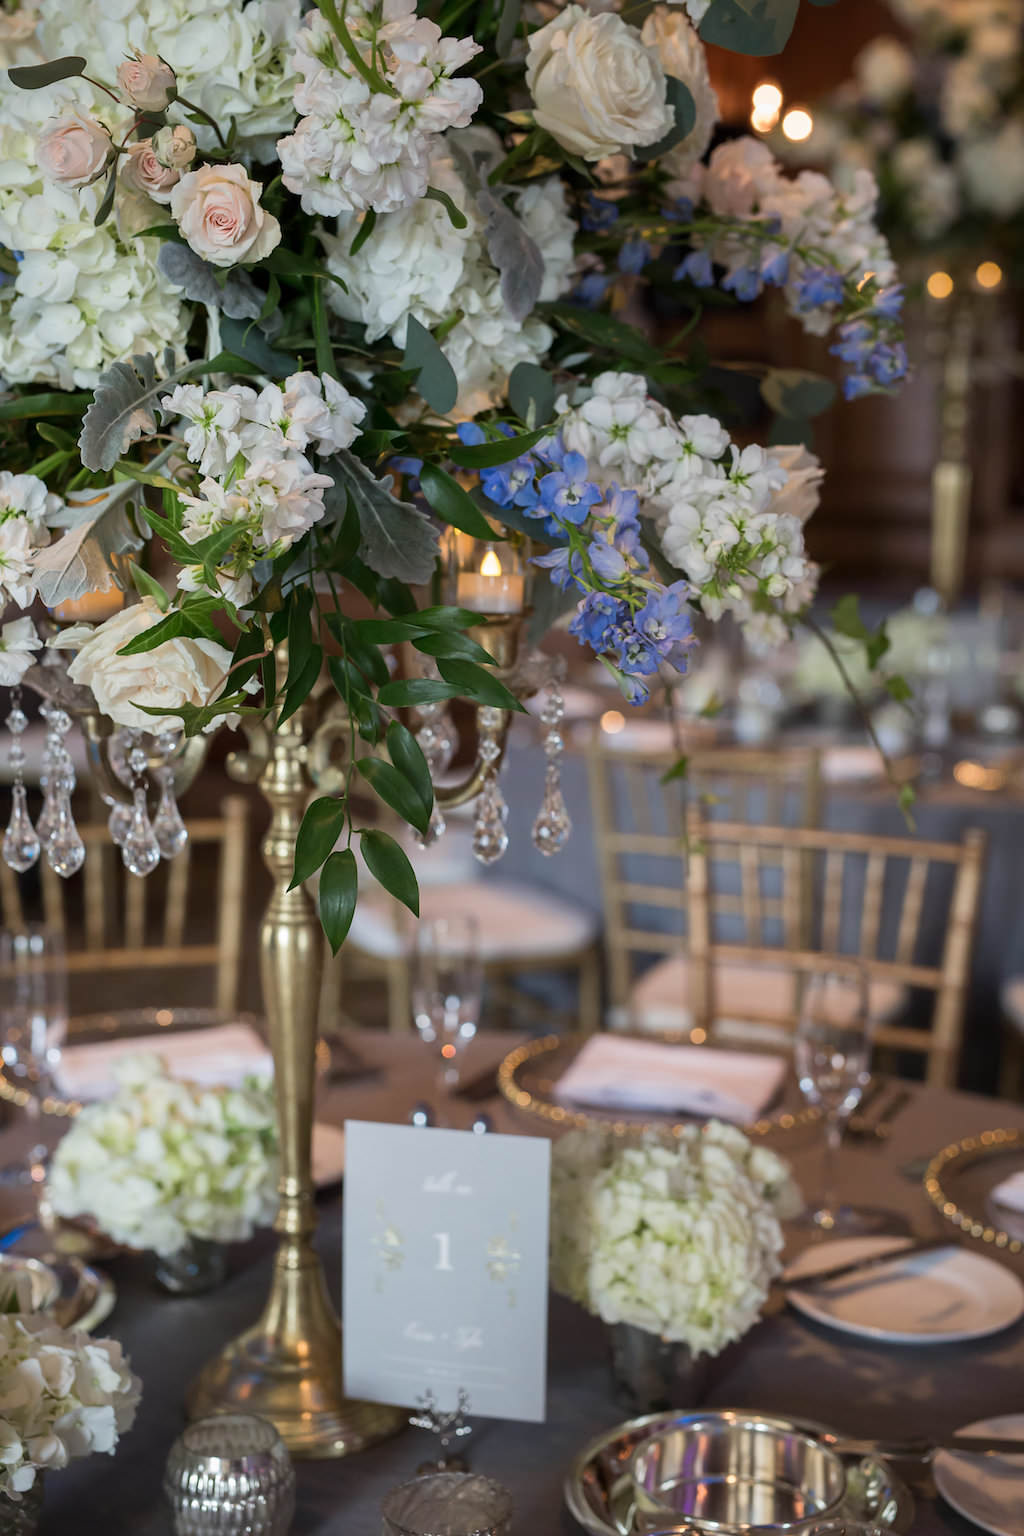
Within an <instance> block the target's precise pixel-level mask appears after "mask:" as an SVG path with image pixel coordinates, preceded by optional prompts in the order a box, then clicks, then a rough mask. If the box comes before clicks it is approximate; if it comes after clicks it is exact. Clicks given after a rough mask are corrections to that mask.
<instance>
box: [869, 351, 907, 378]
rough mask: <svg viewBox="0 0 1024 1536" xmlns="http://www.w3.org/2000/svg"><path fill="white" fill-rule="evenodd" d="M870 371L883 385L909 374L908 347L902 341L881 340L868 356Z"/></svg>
mask: <svg viewBox="0 0 1024 1536" xmlns="http://www.w3.org/2000/svg"><path fill="white" fill-rule="evenodd" d="M868 372H869V373H870V374H871V377H872V378H873V379H874V380H875V382H876V383H877V384H881V385H882V386H883V387H884V386H886V385H889V384H895V383H897V382H898V380H900V379H905V378H906V376H907V349H906V347H905V346H904V345H903V343H902V341H897V342H885V341H883V342H879V344H878V346H877V347H875V349H874V351H873V352H872V353H871V356H870V357H869V358H868Z"/></svg>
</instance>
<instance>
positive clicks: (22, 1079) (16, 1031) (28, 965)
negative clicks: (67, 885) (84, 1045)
mask: <svg viewBox="0 0 1024 1536" xmlns="http://www.w3.org/2000/svg"><path fill="white" fill-rule="evenodd" d="M67 1024H68V978H67V962H66V959H65V955H64V940H63V937H62V936H61V934H59V933H57V932H55V931H54V930H53V929H50V928H46V927H45V926H43V925H42V924H39V923H30V924H26V925H25V927H23V928H20V929H9V928H8V929H3V930H2V931H0V1056H2V1058H3V1063H4V1070H5V1072H6V1073H7V1076H8V1078H9V1079H10V1080H11V1082H13V1083H15V1084H16V1085H17V1086H18V1087H19V1088H21V1089H23V1090H24V1091H25V1092H26V1093H27V1094H28V1102H27V1104H26V1106H25V1109H26V1115H27V1117H28V1118H29V1120H30V1123H31V1124H32V1127H33V1134H34V1137H35V1143H36V1144H33V1146H32V1147H31V1149H30V1151H29V1153H28V1157H27V1171H28V1176H29V1178H30V1179H31V1180H32V1182H33V1183H34V1184H35V1185H36V1186H37V1188H39V1187H41V1185H42V1184H43V1182H44V1181H45V1178H46V1163H47V1159H48V1157H49V1149H48V1148H47V1147H46V1146H45V1145H43V1144H42V1142H41V1137H40V1130H39V1125H40V1117H41V1115H42V1100H43V1099H44V1098H45V1097H46V1095H47V1094H48V1093H50V1092H51V1091H52V1088H53V1073H54V1070H55V1068H56V1066H57V1064H58V1062H59V1061H60V1053H61V1047H62V1045H63V1044H64V1040H65V1037H66V1035H67Z"/></svg>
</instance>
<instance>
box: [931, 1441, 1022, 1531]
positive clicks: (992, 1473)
mask: <svg viewBox="0 0 1024 1536" xmlns="http://www.w3.org/2000/svg"><path fill="white" fill-rule="evenodd" d="M957 1433H958V1434H961V1435H1000V1436H1003V1435H1006V1436H1009V1437H1010V1438H1011V1439H1014V1440H1015V1439H1016V1438H1017V1437H1018V1436H1019V1437H1020V1443H1021V1444H1020V1448H1021V1455H1020V1456H964V1455H962V1454H961V1453H960V1452H959V1451H939V1452H937V1454H936V1456H935V1458H934V1460H933V1462H932V1472H933V1474H934V1477H935V1486H936V1488H937V1489H938V1490H939V1492H940V1493H941V1494H942V1497H943V1498H944V1499H945V1500H946V1503H947V1504H952V1506H953V1508H954V1509H955V1510H956V1512H957V1514H958V1515H963V1516H964V1518H965V1519H967V1520H973V1521H974V1524H975V1525H980V1526H981V1528H982V1530H983V1531H992V1532H993V1536H1024V1413H1006V1414H1003V1416H1002V1417H1001V1418H998V1419H978V1420H977V1422H976V1423H974V1424H965V1425H964V1427H963V1428H962V1429H960V1430H958V1431H957Z"/></svg>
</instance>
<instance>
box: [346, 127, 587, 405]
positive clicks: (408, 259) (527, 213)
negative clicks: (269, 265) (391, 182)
mask: <svg viewBox="0 0 1024 1536" xmlns="http://www.w3.org/2000/svg"><path fill="white" fill-rule="evenodd" d="M430 182H431V185H432V186H434V187H437V188H438V189H439V190H441V191H443V192H447V193H448V195H449V196H450V197H451V198H452V200H453V202H454V203H455V204H456V205H457V206H458V207H459V208H460V209H461V210H462V212H463V213H464V214H465V215H466V221H467V222H466V227H465V228H464V229H456V228H455V227H454V226H453V224H452V222H451V220H450V219H449V217H448V214H447V212H446V211H445V209H444V208H443V207H441V206H440V204H438V203H436V202H433V201H430V200H425V199H424V200H421V201H420V202H418V203H415V204H414V205H413V206H412V207H411V208H406V209H403V210H402V211H401V212H398V213H389V214H385V215H381V216H379V217H378V219H377V223H376V225H375V226H374V230H373V234H372V235H371V237H370V239H369V240H368V241H367V242H366V244H365V245H364V246H363V248H362V249H361V250H360V251H359V252H358V253H357V255H356V256H355V257H352V256H350V254H349V251H350V247H351V245H352V240H353V236H354V235H355V233H356V230H357V228H358V220H357V218H356V217H355V216H354V215H348V216H347V217H343V218H340V219H339V220H338V233H337V236H330V235H325V236H324V243H325V245H326V247H327V253H328V262H327V264H328V267H329V268H330V270H331V272H333V273H335V275H336V276H338V277H341V278H342V279H343V280H344V282H345V283H346V284H347V285H348V292H347V293H345V292H343V291H342V290H341V289H340V288H338V287H337V285H334V286H332V289H331V296H330V301H331V304H332V306H333V307H334V309H335V310H336V311H337V312H338V314H340V315H343V316H344V317H345V318H346V319H348V320H356V321H358V322H359V323H360V324H362V325H365V326H366V336H367V340H368V341H377V340H379V339H380V337H382V336H390V337H391V338H392V340H393V341H394V342H395V343H396V344H397V345H398V346H400V347H401V346H404V345H405V335H406V327H407V325H408V321H409V316H410V315H413V316H415V318H416V319H417V320H418V321H419V322H420V324H421V325H424V326H426V327H427V329H428V330H431V329H433V328H434V327H435V326H438V325H441V324H443V323H444V322H446V321H451V320H452V319H453V318H454V316H455V315H456V314H457V313H458V314H461V318H460V319H459V320H458V322H457V323H456V324H455V325H454V326H453V327H452V329H451V330H450V331H449V332H448V333H447V335H446V336H445V338H444V340H443V341H442V343H441V348H442V351H443V352H444V354H445V356H446V357H447V358H448V360H449V362H450V363H451V365H452V367H453V368H454V370H455V373H456V376H457V378H458V381H459V398H458V401H457V404H456V407H455V410H456V414H458V415H459V416H463V417H464V416H472V415H476V414H477V413H478V412H480V411H482V410H486V409H488V408H489V407H490V406H492V405H494V404H496V403H497V402H498V401H499V400H500V399H501V398H502V397H503V395H504V392H505V387H506V384H507V381H508V375H509V373H510V372H511V371H512V369H513V368H514V367H515V365H516V363H518V362H537V361H538V360H539V359H540V358H542V357H543V356H544V354H545V352H547V350H548V348H549V347H550V346H551V343H552V341H553V340H554V333H553V332H552V330H551V328H550V326H548V325H547V324H546V323H545V322H544V321H543V320H541V319H540V318H539V317H537V316H535V315H531V316H528V317H527V319H526V320H524V321H522V322H519V321H516V320H513V319H511V317H510V316H509V314H508V312H507V311H506V309H505V304H504V301H503V299H502V294H501V278H500V275H499V273H498V271H497V269H496V268H495V267H494V266H493V265H492V263H491V261H490V258H489V257H488V255H487V248H486V243H485V239H484V220H483V218H482V217H481V215H480V213H479V211H478V210H477V208H476V205H475V203H474V201H473V199H472V197H471V196H470V194H469V192H468V191H467V189H466V187H465V186H464V184H463V182H462V179H461V177H460V176H459V174H458V171H457V170H456V168H455V164H454V162H453V160H452V159H451V157H450V156H449V155H447V154H444V153H442V152H441V151H435V153H434V155H433V157H432V159H431V165H430ZM513 202H514V209H515V212H516V214H517V215H518V217H519V218H520V219H521V221H522V223H523V227H524V228H525V230H526V232H527V234H529V235H530V236H531V238H532V239H533V240H534V241H535V243H536V245H537V247H538V249H539V251H540V254H541V256H542V258H543V261H544V282H543V287H542V289H541V295H540V296H541V298H542V299H554V298H557V297H558V295H559V294H561V293H564V292H565V290H566V289H567V288H568V287H569V285H570V283H571V280H572V275H573V237H574V234H575V230H576V226H575V223H574V221H573V219H572V218H571V216H570V215H569V212H568V210H567V206H566V198H565V190H564V188H563V186H562V183H561V182H560V181H559V180H558V179H557V177H551V178H548V179H546V180H542V181H536V182H533V183H531V185H530V186H529V187H527V188H525V189H524V190H523V191H521V192H517V193H516V195H515V197H514V199H513Z"/></svg>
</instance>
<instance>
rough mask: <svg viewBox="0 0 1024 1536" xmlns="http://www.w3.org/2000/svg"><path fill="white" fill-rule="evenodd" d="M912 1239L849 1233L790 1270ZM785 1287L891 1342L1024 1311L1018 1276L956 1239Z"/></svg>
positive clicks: (805, 1302) (805, 1307)
mask: <svg viewBox="0 0 1024 1536" xmlns="http://www.w3.org/2000/svg"><path fill="white" fill-rule="evenodd" d="M910 1242H911V1239H910V1238H906V1237H848V1238H840V1239H837V1240H836V1241H835V1242H829V1243H819V1244H815V1245H814V1246H812V1247H811V1248H808V1249H805V1251H804V1252H803V1253H801V1254H800V1256H799V1257H798V1258H796V1259H794V1261H793V1263H792V1264H791V1265H790V1266H789V1268H788V1269H787V1270H786V1274H785V1278H786V1279H787V1280H791V1279H794V1278H798V1277H799V1276H800V1275H810V1274H813V1273H814V1271H815V1270H818V1269H829V1268H831V1267H832V1266H833V1265H836V1264H842V1263H844V1262H848V1261H850V1260H853V1259H858V1258H861V1257H866V1256H867V1255H868V1254H872V1253H887V1252H892V1253H897V1252H898V1251H899V1250H900V1249H901V1248H905V1247H906V1246H907V1245H908V1244H909V1243H910ZM786 1294H787V1296H788V1299H789V1302H790V1305H791V1306H793V1307H795V1308H796V1310H797V1311H798V1312H802V1313H803V1314H804V1316H805V1317H810V1318H813V1319H814V1321H815V1322H818V1323H824V1325H825V1326H826V1327H827V1328H838V1329H839V1330H840V1332H842V1333H855V1334H859V1335H860V1336H861V1337H863V1338H867V1339H882V1340H884V1341H885V1342H886V1343H888V1344H954V1343H958V1342H961V1341H963V1340H966V1339H983V1338H985V1337H986V1336H987V1335H988V1334H990V1333H998V1332H999V1331H1000V1329H1002V1328H1009V1326H1010V1325H1011V1323H1015V1322H1016V1321H1017V1319H1018V1318H1019V1317H1021V1316H1024V1285H1022V1284H1021V1282H1020V1280H1018V1278H1017V1276H1016V1275H1015V1274H1013V1273H1011V1271H1010V1270H1008V1269H1004V1268H1003V1266H1002V1265H1001V1264H997V1263H996V1261H995V1260H994V1259H989V1258H986V1257H985V1256H984V1255H983V1254H980V1253H972V1252H971V1250H970V1249H968V1248H961V1247H958V1246H957V1245H956V1244H951V1245H950V1247H948V1248H933V1249H931V1250H929V1251H928V1252H926V1253H918V1254H913V1255H911V1256H910V1257H908V1258H907V1259H906V1261H905V1262H904V1263H902V1264H893V1265H886V1266H885V1268H884V1269H878V1270H872V1271H869V1272H868V1273H867V1274H864V1275H850V1276H849V1277H848V1278H847V1279H845V1280H842V1279H840V1280H835V1281H833V1282H831V1283H830V1284H823V1285H822V1287H821V1288H820V1290H815V1291H810V1290H807V1291H801V1290H798V1289H796V1288H793V1289H790V1290H788V1291H787V1293H786ZM1022 1492H1024V1483H1022ZM1022 1536H1024V1532H1022Z"/></svg>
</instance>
